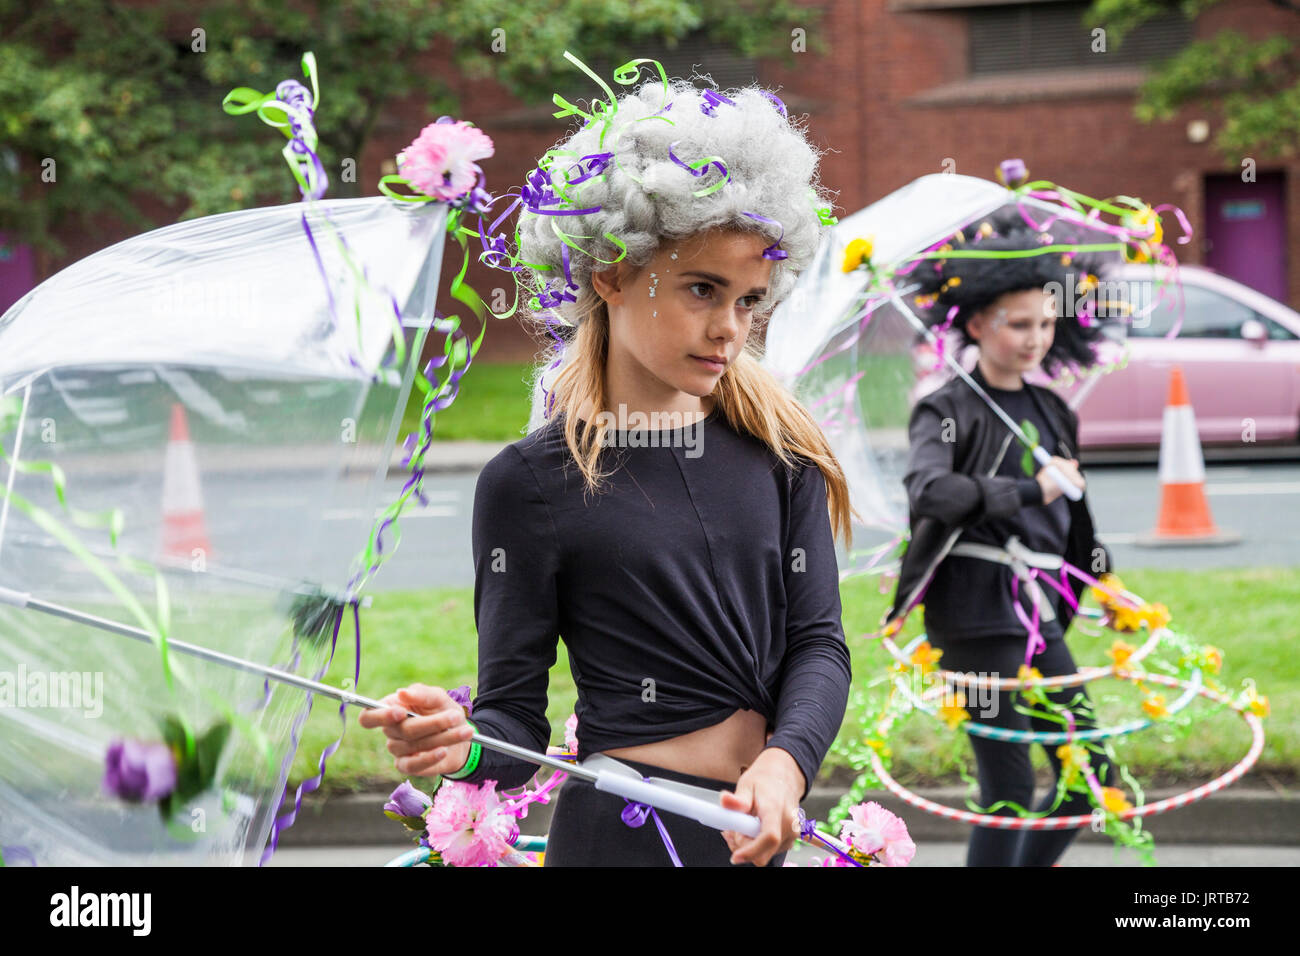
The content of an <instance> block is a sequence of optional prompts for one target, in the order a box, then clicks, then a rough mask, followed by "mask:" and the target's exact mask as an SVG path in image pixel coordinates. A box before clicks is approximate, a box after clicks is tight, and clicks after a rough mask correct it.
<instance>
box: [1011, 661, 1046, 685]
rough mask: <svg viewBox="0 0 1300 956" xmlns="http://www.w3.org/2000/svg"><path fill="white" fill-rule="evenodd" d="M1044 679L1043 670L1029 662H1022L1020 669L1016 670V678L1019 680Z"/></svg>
mask: <svg viewBox="0 0 1300 956" xmlns="http://www.w3.org/2000/svg"><path fill="white" fill-rule="evenodd" d="M1042 679H1043V674H1042V672H1041V671H1040V670H1039V669H1038V668H1037V667H1030V666H1029V665H1028V664H1021V665H1020V670H1018V671H1017V672H1016V680H1018V681H1022V682H1023V681H1029V680H1042Z"/></svg>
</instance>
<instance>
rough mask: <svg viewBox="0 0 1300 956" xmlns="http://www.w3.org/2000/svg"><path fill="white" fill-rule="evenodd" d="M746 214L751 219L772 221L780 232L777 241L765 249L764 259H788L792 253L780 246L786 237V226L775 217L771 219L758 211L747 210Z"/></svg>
mask: <svg viewBox="0 0 1300 956" xmlns="http://www.w3.org/2000/svg"><path fill="white" fill-rule="evenodd" d="M744 215H746V216H748V217H749V218H751V219H757V220H758V221H759V222H770V223H771V224H772V225H774V226H776V228H777V231H778V232H779V233H780V235H779V236H778V237H777V240H776V242H774V243H772V244H771V245H770V246H768V247H767V248H766V249H764V250H763V258H764V259H768V260H771V261H779V260H781V259H788V258H789V257H790V253H788V252H786V251H785V250H784V249H782V248H780V246H781V240H782V239H784V238H785V227H784V226H782V225H781V224H780V223H779V222H777V221H776V220H775V219H770V218H768V217H767V216H760V215H759V214H758V213H756V212H746V213H744Z"/></svg>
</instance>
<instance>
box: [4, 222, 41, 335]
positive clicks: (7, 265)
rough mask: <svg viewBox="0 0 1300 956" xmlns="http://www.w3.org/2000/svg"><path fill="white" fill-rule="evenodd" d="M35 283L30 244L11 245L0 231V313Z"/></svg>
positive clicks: (34, 267)
mask: <svg viewBox="0 0 1300 956" xmlns="http://www.w3.org/2000/svg"><path fill="white" fill-rule="evenodd" d="M35 284H36V262H35V259H34V258H33V256H32V249H31V246H20V245H11V244H10V243H9V242H8V239H7V237H6V236H5V234H4V233H3V232H0V315H3V314H4V312H5V310H7V309H8V308H9V306H11V305H13V304H14V303H15V302H17V301H18V300H19V299H21V298H22V297H23V296H25V295H26V294H27V293H28V292H31V291H32V286H34V285H35Z"/></svg>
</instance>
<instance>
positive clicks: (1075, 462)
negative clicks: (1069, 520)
mask: <svg viewBox="0 0 1300 956" xmlns="http://www.w3.org/2000/svg"><path fill="white" fill-rule="evenodd" d="M1050 463H1051V464H1053V465H1055V466H1056V467H1057V468H1058V469H1060V472H1061V474H1063V475H1065V480H1066V481H1069V482H1072V483H1073V484H1074V486H1075V487H1076V488H1078V489H1079V490H1080V491H1083V489H1084V484H1085V482H1084V480H1083V475H1081V474H1079V459H1077V458H1061V457H1059V456H1057V455H1053V456H1052V460H1051V462H1050ZM1034 477H1035V478H1037V479H1038V486H1039V487H1040V488H1042V489H1043V504H1045V505H1050V504H1051V503H1052V502H1053V501H1055V500H1056V499H1057V498H1059V497H1061V495H1062V494H1064V492H1063V491H1061V486H1060V485H1058V484H1057V483H1056V479H1055V478H1053V477H1052V476H1051V475H1050V474H1049V473H1048V471H1047V467H1046V466H1044V467H1042V468H1040V469H1038V474H1036V475H1034Z"/></svg>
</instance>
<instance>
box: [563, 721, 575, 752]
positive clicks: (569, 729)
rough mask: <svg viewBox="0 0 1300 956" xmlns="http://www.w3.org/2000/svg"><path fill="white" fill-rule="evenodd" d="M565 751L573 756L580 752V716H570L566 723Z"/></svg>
mask: <svg viewBox="0 0 1300 956" xmlns="http://www.w3.org/2000/svg"><path fill="white" fill-rule="evenodd" d="M564 749H565V750H567V751H568V752H569V753H571V754H576V753H577V752H578V715H577V714H570V715H569V719H568V720H566V721H565V722H564Z"/></svg>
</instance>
